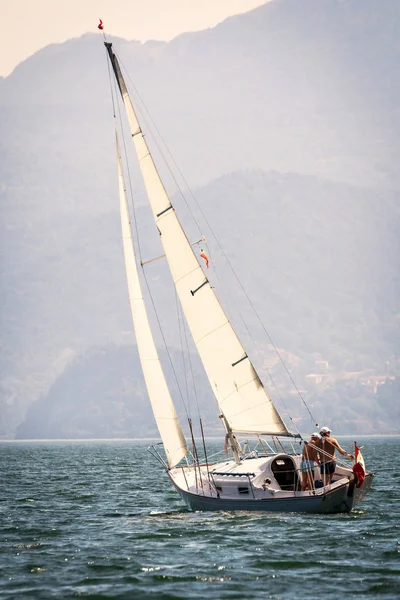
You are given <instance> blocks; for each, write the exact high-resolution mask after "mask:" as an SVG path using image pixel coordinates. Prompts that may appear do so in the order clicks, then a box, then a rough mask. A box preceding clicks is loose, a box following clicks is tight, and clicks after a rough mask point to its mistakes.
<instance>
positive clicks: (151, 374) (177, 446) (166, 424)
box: [115, 129, 188, 468]
mask: <svg viewBox="0 0 400 600" xmlns="http://www.w3.org/2000/svg"><path fill="white" fill-rule="evenodd" d="M115 136H116V143H117V159H118V182H119V197H120V211H121V228H122V241H123V248H124V257H125V268H126V277H127V281H128V290H129V300H130V305H131V313H132V320H133V326H134V329H135V336H136V342H137V347H138V352H139V357H140V362H141V365H142V370H143V375H144V379H145V382H146V387H147V391H148V394H149V398H150V402H151V405H152V408H153V413H154V417H155V420H156V423H157V427H158V430H159V432H160V436H161V439H162V441H163V444H164V449H165V453H166V455H167V461H168V466H169V467H170V468H172V467H174V466H175V465H177V464H178V463H179V462H180V460H181V459H182V458H183V457H184V456H186V454H187V452H188V448H187V445H186V441H185V437H184V435H183V432H182V429H181V425H180V423H179V419H178V416H177V414H176V411H175V407H174V404H173V402H172V398H171V395H170V393H169V390H168V386H167V382H166V380H165V377H164V373H163V370H162V366H161V363H160V359H159V357H158V353H157V349H156V346H155V343H154V339H153V335H152V332H151V328H150V323H149V319H148V316H147V311H146V307H145V304H144V299H143V294H142V289H141V285H140V279H139V273H138V268H137V261H136V256H135V249H134V245H133V240H132V229H131V223H130V219H129V210H128V201H127V197H126V190H125V184H124V176H123V171H122V161H121V155H120V151H119V144H118V134H117V130H116V129H115Z"/></svg>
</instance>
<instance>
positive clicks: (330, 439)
mask: <svg viewBox="0 0 400 600" xmlns="http://www.w3.org/2000/svg"><path fill="white" fill-rule="evenodd" d="M329 441H330V443H331V444H332V445H333V446H335V448H336V449H337V450H338V451H339V452H340V454H342V455H343V456H348V457H349V458H351V459H352V460H354V456H353V455H352V454H349V453H348V452H346V450H343V448H342V447H341V445H340V444H339V442H338V441H337V439H336V438H329Z"/></svg>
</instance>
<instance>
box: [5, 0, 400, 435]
mask: <svg viewBox="0 0 400 600" xmlns="http://www.w3.org/2000/svg"><path fill="white" fill-rule="evenodd" d="M399 16H400V4H399V3H398V2H397V1H395V0H391V1H389V0H381V1H380V2H376V0H348V1H346V2H335V1H333V0H319V1H318V2H315V1H314V0H275V1H274V2H272V3H268V4H267V5H265V6H263V7H260V8H258V9H256V10H254V11H251V12H249V13H248V14H245V15H240V16H237V17H233V18H230V19H228V20H226V21H225V22H224V23H222V24H220V25H218V26H217V27H215V28H213V29H210V30H207V31H204V32H198V33H193V34H185V35H182V36H179V37H178V38H177V39H175V40H173V41H172V42H170V43H168V44H167V43H158V42H157V43H156V42H149V43H147V44H139V43H137V42H126V41H123V40H115V47H116V49H117V50H118V53H119V55H120V56H121V58H122V62H123V64H124V66H125V67H126V68H127V71H128V72H129V74H130V75H131V76H132V77H133V79H134V82H135V85H136V86H137V88H138V90H139V91H140V93H141V96H142V97H143V98H144V100H145V103H146V106H148V108H149V109H150V111H151V113H152V115H153V116H154V118H155V120H156V122H157V124H158V125H159V127H160V129H161V131H162V132H163V136H164V138H165V140H166V141H167V143H168V146H169V148H170V149H171V150H172V152H173V154H174V156H175V158H176V160H177V162H178V164H179V165H180V167H181V168H182V171H183V172H184V174H185V176H186V178H187V179H188V181H189V182H190V184H191V186H192V187H193V188H196V197H197V198H198V200H199V203H200V205H201V207H202V209H203V210H204V213H205V214H206V216H207V218H208V220H209V221H210V222H211V223H212V226H213V229H214V230H215V232H216V233H217V234H218V237H219V239H220V241H221V244H222V247H223V248H224V250H225V251H226V253H227V255H228V256H229V257H230V259H231V262H232V264H233V265H234V268H235V270H236V271H237V273H238V274H239V275H240V278H241V280H242V281H243V283H244V284H245V287H246V290H247V291H248V293H249V296H250V297H251V298H252V300H253V302H254V304H255V306H256V309H257V311H258V313H259V314H260V315H261V317H262V320H263V322H264V323H265V324H266V326H267V328H268V331H269V332H270V333H271V335H272V338H273V340H274V342H275V343H276V344H277V345H278V346H279V348H281V349H282V350H284V351H285V352H287V353H288V354H291V353H292V354H294V355H295V356H296V357H299V359H300V363H299V364H300V365H301V367H299V369H300V370H299V372H296V373H295V374H296V375H297V376H298V377H299V378H300V380H301V381H303V380H304V381H306V380H305V379H304V378H305V376H306V375H307V374H312V372H313V369H314V364H315V360H317V359H319V358H321V359H324V360H327V361H328V362H329V365H330V368H331V369H332V374H333V375H334V376H335V378H337V377H339V375H340V374H341V373H346V372H350V371H361V372H365V371H368V372H370V373H372V374H374V375H376V376H379V375H383V374H387V375H390V376H396V375H397V376H398V356H399V339H400V336H399V320H400V317H399V315H400V310H399V298H400V294H399V292H400V290H399V286H400V284H399V276H398V273H399V259H398V256H399V250H400V249H399V235H398V231H399V191H398V190H399V188H400V179H399V175H398V166H397V156H398V155H399V139H400V137H399V123H400V121H399V112H398V108H397V107H398V105H399V93H400V85H399V75H398V62H399V60H398V59H399V53H400V52H399V50H400V31H399V28H400V25H399V23H400V19H399ZM0 109H1V112H2V116H3V118H2V120H1V124H0V127H1V131H0V133H1V135H0V157H1V174H2V177H1V187H0V199H1V207H2V219H1V224H0V227H1V232H0V239H1V247H0V252H1V262H0V275H1V282H2V285H1V289H0V308H1V312H0V314H1V327H0V344H1V348H2V359H1V362H0V436H2V437H10V436H12V435H14V433H15V431H16V428H17V427H18V425H19V424H20V423H21V422H22V421H23V419H24V416H25V414H26V411H27V409H28V407H29V406H30V405H31V404H32V403H33V402H35V401H37V400H40V401H43V399H44V398H46V397H48V394H49V391H50V390H51V389H53V390H54V389H59V388H57V387H56V388H53V387H52V386H53V385H56V383H57V381H60V379H59V378H60V377H61V379H62V378H63V377H64V376H66V375H65V374H66V373H68V372H69V371H68V369H70V368H72V366H71V365H75V362H74V361H76V360H80V358H77V357H83V358H82V360H83V361H84V363H83V364H84V365H86V364H87V365H88V364H89V363H86V358H85V357H86V356H87V353H90V352H91V349H92V348H97V347H104V346H108V345H109V344H111V345H116V346H125V345H133V343H134V340H133V334H132V326H131V322H130V315H129V309H128V302H127V294H126V283H125V275H124V270H123V259H122V252H121V242H120V231H119V228H120V226H119V216H118V201H117V188H116V164H115V151H114V139H113V124H112V107H111V101H110V92H109V83H108V71H107V66H106V61H105V52H104V49H103V47H102V38H101V36H94V35H87V36H83V37H82V38H80V39H76V40H71V41H68V42H66V43H65V44H59V45H52V46H49V47H47V48H45V49H43V50H41V51H40V52H38V53H37V54H35V55H34V56H33V57H31V58H29V59H28V60H26V61H25V62H24V63H22V64H21V65H20V66H19V67H18V68H17V69H16V70H15V71H14V72H13V73H12V75H10V76H9V77H7V78H5V79H1V80H0ZM146 130H147V129H146ZM148 139H149V140H150V142H151V135H150V132H149V135H148ZM156 155H157V152H156ZM161 170H162V171H163V172H164V170H165V168H164V167H161ZM132 181H133V187H134V191H135V193H136V196H137V199H138V204H139V209H138V218H139V220H140V221H141V223H142V224H143V225H144V226H145V233H144V235H143V237H142V239H141V243H142V251H143V254H144V256H145V258H148V257H153V256H156V255H158V254H160V253H161V250H160V245H159V241H158V239H157V235H154V226H153V225H152V223H150V222H149V218H148V211H147V210H146V209H145V208H144V194H143V188H142V185H141V182H140V180H139V179H138V178H137V173H136V171H135V170H134V171H133V172H132ZM167 185H168V188H169V189H170V190H171V193H172V194H174V193H175V192H176V189H175V186H173V185H171V180H170V178H169V177H167ZM174 198H175V203H176V206H177V209H178V210H179V214H181V215H182V218H183V221H184V222H185V224H186V225H188V227H189V232H190V238H191V239H198V235H199V232H198V230H197V229H196V228H192V227H191V221H190V220H189V216H188V214H187V211H186V208H185V204H184V203H183V202H182V201H181V199H180V197H179V195H178V196H175V197H174ZM189 201H190V197H189ZM198 217H199V220H200V223H201V233H204V234H205V235H206V237H207V240H208V243H209V246H210V252H211V257H212V268H211V269H210V272H211V273H210V277H212V278H214V280H215V285H216V287H217V288H218V289H220V287H221V286H220V284H219V280H218V279H217V278H216V274H215V271H214V269H215V265H218V266H219V270H218V275H219V276H220V278H221V279H222V280H223V282H224V283H226V284H227V285H228V286H229V289H230V290H231V291H230V294H228V295H227V298H229V297H230V298H235V297H238V299H239V300H240V304H243V302H242V301H243V300H244V298H243V295H242V294H241V293H240V291H238V288H237V287H236V288H234V287H233V279H234V278H233V276H232V275H231V274H230V270H229V268H228V266H227V265H226V263H224V262H223V260H222V258H223V257H221V253H220V252H219V251H218V248H217V247H216V246H215V244H214V242H213V238H212V234H211V233H210V231H209V230H208V228H207V226H206V225H205V224H204V223H203V221H201V217H200V215H198ZM158 267H159V265H156V266H155V267H154V268H153V267H151V268H150V269H149V270H148V277H149V279H150V283H151V284H152V286H153V288H154V293H155V295H156V296H158V297H161V298H164V299H165V301H164V302H163V303H161V305H159V307H158V308H159V310H160V313H161V316H162V317H164V322H165V323H166V336H167V338H168V340H169V341H170V343H171V344H172V346H173V347H176V346H177V336H176V329H175V327H174V325H175V323H174V321H173V319H171V314H172V311H173V314H175V312H176V308H175V298H174V295H173V294H170V295H168V293H167V291H166V290H167V284H168V281H169V279H168V274H167V272H166V270H165V266H163V265H160V267H161V270H160V271H159V270H158ZM229 310H230V312H232V314H233V318H234V319H236V322H237V323H238V326H239V329H240V328H241V321H240V319H238V318H237V317H236V316H235V313H234V307H231V306H229ZM246 316H247V317H248V320H249V322H250V326H251V329H252V333H253V337H254V338H255V339H256V341H257V342H258V343H259V344H261V347H262V349H263V350H264V351H265V352H266V353H267V354H268V352H269V348H268V345H267V344H266V343H265V338H262V333H263V332H262V329H261V327H260V326H259V324H258V323H257V321H256V319H255V318H254V316H253V314H252V313H250V312H248V313H247V315H246ZM153 318H154V317H153ZM242 334H243V336H245V335H246V332H245V331H243V332H242V331H241V335H242ZM263 339H264V341H262V340H263ZM135 368H136V367H135ZM296 368H297V367H296ZM296 368H295V370H296ZM74 369H75V367H74ZM88 369H89V366H88ZM89 371H90V369H89ZM89 371H88V372H89ZM73 372H75V371H73ZM134 374H135V376H136V371H135V373H134ZM71 377H72V375H71ZM111 380H112V377H111V374H110V381H108V383H107V385H110V386H111V387H110V389H111V390H116V387H115V382H114V383H111ZM335 380H336V379H335ZM57 385H58V384H57ZM386 389H387V388H386ZM52 393H54V392H52ZM63 393H64V392H63ZM310 393H311V392H310ZM343 402H346V400H345V399H343Z"/></svg>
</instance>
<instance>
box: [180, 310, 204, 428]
mask: <svg viewBox="0 0 400 600" xmlns="http://www.w3.org/2000/svg"><path fill="white" fill-rule="evenodd" d="M183 331H184V334H185V342H186V352H187V357H188V362H189V371H190V376H191V378H192V383H193V393H194V399H195V400H196V406H197V414H198V417H199V419H200V406H199V398H198V395H197V387H196V380H195V378H194V372H193V366H192V358H191V355H190V351H189V344H188V336H187V333H188V332H187V326H186V321H184V322H183ZM200 420H201V419H200Z"/></svg>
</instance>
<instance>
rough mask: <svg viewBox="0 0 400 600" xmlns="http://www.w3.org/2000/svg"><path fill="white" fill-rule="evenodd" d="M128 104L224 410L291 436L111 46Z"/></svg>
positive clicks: (183, 295)
mask: <svg viewBox="0 0 400 600" xmlns="http://www.w3.org/2000/svg"><path fill="white" fill-rule="evenodd" d="M106 46H107V50H108V52H109V55H110V59H111V63H112V65H113V69H114V73H115V76H116V78H117V81H118V86H119V89H120V92H121V95H122V99H123V102H124V105H125V109H126V113H127V117H128V121H129V125H130V129H131V133H132V139H133V143H134V146H135V149H136V154H137V157H138V161H139V166H140V169H141V172H142V176H143V181H144V184H145V188H146V192H147V195H148V198H149V202H150V205H151V209H152V212H153V216H154V219H155V222H156V225H157V227H158V230H159V232H160V236H161V242H162V244H163V247H164V252H165V256H166V259H167V261H168V265H169V268H170V271H171V275H172V278H173V281H174V283H175V287H176V291H177V294H178V297H179V300H180V303H181V306H182V309H183V313H184V315H185V319H186V321H187V323H188V326H189V329H190V332H191V334H192V337H193V340H194V343H195V345H196V348H197V350H198V352H199V355H200V358H201V361H202V363H203V366H204V369H205V371H206V374H207V377H208V379H209V382H210V385H211V388H212V390H213V393H214V396H215V398H216V401H217V404H218V407H219V410H220V412H221V413H222V414H223V416H224V418H225V419H226V422H227V423H228V424H229V427H230V428H231V429H232V431H234V432H246V433H265V432H267V433H268V434H271V435H279V434H281V435H282V434H283V435H288V434H289V432H288V430H287V428H286V425H285V424H284V422H283V421H282V419H281V417H280V415H279V413H278V412H277V410H276V408H275V407H274V405H273V403H272V401H271V400H270V398H269V397H268V395H267V393H266V391H265V389H264V386H263V385H262V383H261V381H260V378H259V376H258V375H257V372H256V371H255V369H254V367H253V365H252V363H251V361H250V359H248V360H243V358H248V357H247V353H246V351H245V349H244V348H243V346H242V344H241V342H240V340H239V338H238V336H237V335H236V332H235V331H234V329H233V327H232V325H231V323H230V321H229V320H228V318H227V315H226V314H225V311H224V310H223V308H222V306H221V304H220V302H219V300H218V298H217V297H216V295H215V293H214V290H213V289H212V287H211V285H210V283H209V281H208V279H207V278H206V277H205V275H204V272H203V269H202V267H201V265H200V263H199V261H198V259H197V257H196V255H195V253H194V252H193V249H192V247H191V244H190V242H189V240H188V239H187V237H186V234H185V232H184V230H183V229H182V226H181V224H180V222H179V220H178V218H177V216H176V213H175V210H174V208H173V206H172V204H171V202H170V199H169V197H168V194H167V192H166V190H165V188H164V186H163V183H162V181H161V178H160V176H159V174H158V171H157V168H156V166H155V164H154V161H153V158H152V156H151V153H150V151H149V148H148V146H147V142H146V140H145V138H144V135H143V133H142V132H141V128H140V124H139V121H138V119H137V116H136V113H135V110H134V107H133V105H132V102H131V99H130V97H129V93H128V90H127V87H126V85H125V82H124V80H123V76H122V73H121V70H120V67H119V64H118V60H117V58H116V57H115V55H114V53H113V51H112V49H111V44H106Z"/></svg>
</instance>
